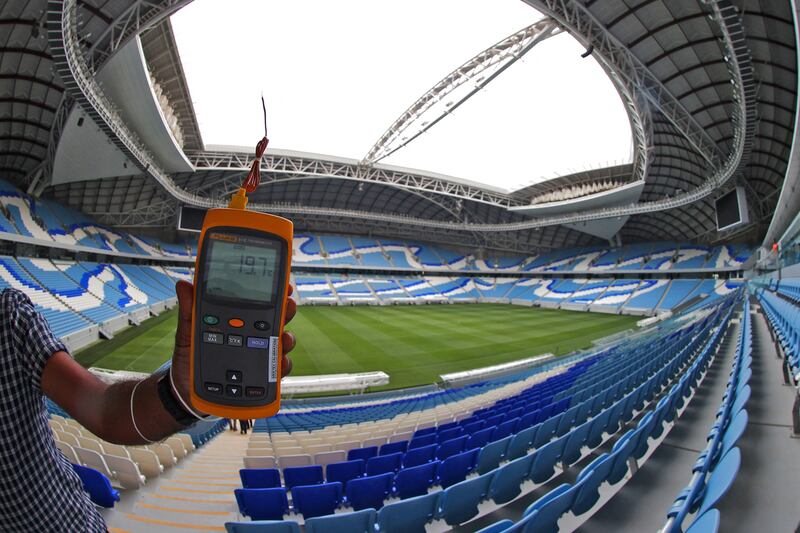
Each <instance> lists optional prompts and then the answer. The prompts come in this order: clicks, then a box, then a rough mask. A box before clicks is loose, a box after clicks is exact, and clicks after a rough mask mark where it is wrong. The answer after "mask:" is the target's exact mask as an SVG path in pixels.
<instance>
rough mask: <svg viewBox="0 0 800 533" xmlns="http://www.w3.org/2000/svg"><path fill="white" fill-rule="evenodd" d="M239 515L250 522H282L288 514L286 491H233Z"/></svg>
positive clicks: (280, 489)
mask: <svg viewBox="0 0 800 533" xmlns="http://www.w3.org/2000/svg"><path fill="white" fill-rule="evenodd" d="M233 494H234V496H236V503H237V504H238V505H239V513H240V514H242V515H243V516H249V517H250V518H251V519H252V520H283V515H285V514H286V513H288V512H289V500H288V498H287V497H286V489H284V488H282V487H281V488H277V487H276V488H272V489H236V490H234V491H233Z"/></svg>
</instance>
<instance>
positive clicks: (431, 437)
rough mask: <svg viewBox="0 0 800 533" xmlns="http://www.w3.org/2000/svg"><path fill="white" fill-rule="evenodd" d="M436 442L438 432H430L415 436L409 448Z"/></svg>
mask: <svg viewBox="0 0 800 533" xmlns="http://www.w3.org/2000/svg"><path fill="white" fill-rule="evenodd" d="M431 444H436V434H435V433H430V434H428V435H422V436H415V437H414V438H413V439H411V440H410V441H409V443H408V449H409V450H412V449H414V448H422V447H423V446H430V445H431Z"/></svg>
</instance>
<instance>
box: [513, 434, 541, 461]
mask: <svg viewBox="0 0 800 533" xmlns="http://www.w3.org/2000/svg"><path fill="white" fill-rule="evenodd" d="M538 429H539V426H538V425H537V426H533V427H529V428H526V429H523V430H522V431H520V432H518V433H517V434H516V435H514V436H513V437H511V441H510V442H509V443H508V450H506V458H507V459H508V460H509V461H513V460H514V459H519V458H520V457H522V456H523V455H526V454H527V453H528V450H529V449H530V448H531V446H532V445H533V439H534V438H535V437H536V431H537V430H538Z"/></svg>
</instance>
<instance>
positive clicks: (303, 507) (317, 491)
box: [261, 481, 352, 520]
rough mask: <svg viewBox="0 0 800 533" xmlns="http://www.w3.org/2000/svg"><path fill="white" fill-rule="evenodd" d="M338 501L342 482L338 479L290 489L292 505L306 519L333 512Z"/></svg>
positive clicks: (340, 498) (340, 495) (340, 500)
mask: <svg viewBox="0 0 800 533" xmlns="http://www.w3.org/2000/svg"><path fill="white" fill-rule="evenodd" d="M350 483H352V481H351V482H350ZM349 485H350V484H348V486H349ZM261 490H274V489H261ZM340 503H342V484H341V483H339V482H338V481H337V482H334V483H321V484H319V485H301V486H297V487H294V489H293V490H292V506H293V507H294V510H295V511H296V512H298V513H300V514H302V515H303V518H305V519H306V520H308V519H309V518H314V517H315V516H325V515H329V514H333V512H334V511H336V508H337V507H338V506H339V504H340Z"/></svg>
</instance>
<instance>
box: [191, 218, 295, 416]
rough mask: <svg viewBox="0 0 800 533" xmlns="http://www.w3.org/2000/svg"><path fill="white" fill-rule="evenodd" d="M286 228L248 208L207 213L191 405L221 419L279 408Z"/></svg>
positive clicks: (198, 268) (197, 280)
mask: <svg viewBox="0 0 800 533" xmlns="http://www.w3.org/2000/svg"><path fill="white" fill-rule="evenodd" d="M292 229H293V226H292V222H291V221H289V220H286V219H285V218H281V217H277V216H273V215H268V214H265V213H258V212H254V211H248V210H246V209H231V208H228V209H211V210H209V211H208V213H207V214H206V217H205V221H204V223H203V229H202V232H201V233H200V241H199V244H198V250H197V259H196V263H195V274H194V291H195V292H194V309H193V313H192V346H191V366H190V371H191V375H192V379H193V383H192V387H191V402H192V404H193V405H194V407H196V408H197V409H198V410H200V411H202V412H204V413H208V414H212V415H216V416H222V417H226V418H242V419H248V418H261V417H268V416H272V415H274V414H275V413H277V412H278V410H279V409H280V388H281V382H280V377H281V359H282V349H283V348H282V346H281V335H282V333H283V327H284V323H285V319H286V317H285V310H286V300H287V298H288V293H289V273H290V267H291V251H292Z"/></svg>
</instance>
